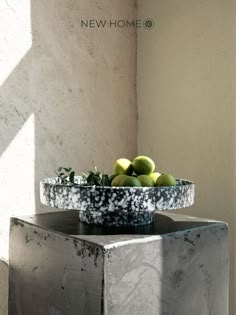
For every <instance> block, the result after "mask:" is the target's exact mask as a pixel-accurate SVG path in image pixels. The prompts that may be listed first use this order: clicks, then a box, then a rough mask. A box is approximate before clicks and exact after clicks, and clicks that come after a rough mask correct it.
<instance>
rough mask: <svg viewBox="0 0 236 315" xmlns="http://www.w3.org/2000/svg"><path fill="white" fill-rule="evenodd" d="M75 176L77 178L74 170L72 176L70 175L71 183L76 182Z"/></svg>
mask: <svg viewBox="0 0 236 315" xmlns="http://www.w3.org/2000/svg"><path fill="white" fill-rule="evenodd" d="M74 178H75V172H74V171H72V172H71V173H70V176H69V179H70V182H71V183H74Z"/></svg>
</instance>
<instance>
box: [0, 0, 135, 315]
mask: <svg viewBox="0 0 236 315" xmlns="http://www.w3.org/2000/svg"><path fill="white" fill-rule="evenodd" d="M2 6H3V8H2ZM13 6H14V7H13ZM114 7H115V11H114ZM0 9H1V10H0V16H1V14H4V19H0V21H1V22H0V24H1V23H3V24H4V25H3V29H6V32H12V33H9V34H8V33H7V34H6V36H5V37H4V40H3V42H0V44H1V47H3V53H5V51H4V49H5V47H4V45H5V43H7V44H6V47H7V48H6V50H7V49H8V50H9V54H10V52H13V51H14V49H15V50H16V51H17V52H18V50H19V51H20V52H21V54H20V56H21V57H20V58H18V59H17V60H13V61H12V60H10V59H11V58H10V56H9V54H8V53H7V52H6V53H5V55H4V54H3V58H0V60H1V59H2V60H3V59H4V58H5V60H4V62H3V63H0V66H1V67H2V66H3V68H2V69H4V65H5V64H6V65H7V64H8V63H9V64H11V65H12V67H11V69H12V70H11V73H10V71H9V72H8V74H7V75H6V77H7V78H6V77H4V78H2V82H3V83H2V85H1V86H0V156H1V158H0V169H1V178H0V190H1V195H0V205H1V207H0V209H1V210H0V216H2V217H9V216H11V214H12V213H14V214H16V215H17V214H27V213H32V212H35V211H36V212H45V211H46V212H48V211H50V208H46V207H43V206H42V205H40V201H39V181H40V179H42V178H44V177H48V176H54V170H56V169H57V168H58V167H59V166H71V167H73V169H74V170H75V171H77V172H79V171H81V170H87V169H91V168H92V167H93V166H94V164H96V165H97V166H98V167H99V168H100V169H102V170H104V171H110V169H109V167H110V165H111V161H113V160H115V159H116V158H117V156H119V155H123V154H124V155H126V156H127V157H130V158H131V157H133V156H134V155H135V154H136V124H137V123H136V119H135V118H136V94H135V65H136V36H135V30H131V29H130V30H120V31H117V32H116V31H114V32H111V31H110V30H109V29H108V30H101V31H99V30H91V29H90V30H82V29H81V27H80V19H81V18H91V14H94V15H96V17H99V16H100V17H103V18H104V15H107V16H108V17H110V15H111V12H112V14H113V16H115V15H116V14H117V16H122V17H123V16H125V17H126V18H128V19H133V18H134V16H135V15H136V7H135V1H133V0H132V1H129V3H127V1H126V0H122V1H119V4H117V2H116V1H110V0H104V1H103V4H102V5H101V4H98V2H97V1H95V0H94V1H89V3H88V1H87V0H81V1H77V0H68V1H64V0H59V1H58V0H53V1H50V3H49V2H48V1H46V0H43V1H38V2H36V1H32V3H30V0H24V1H23V2H22V3H21V4H18V3H14V4H12V6H11V3H10V2H9V1H8V2H7V1H6V2H4V3H1V4H0ZM24 10H25V11H27V12H26V13H24V14H23V13H22V12H23V11H24ZM30 10H31V14H30ZM1 12H3V13H1ZM27 19H28V20H29V21H28V22H29V23H28V24H29V26H28V27H27V26H26V23H27ZM11 23H13V24H14V25H13V30H14V28H15V29H16V30H17V29H19V28H21V27H22V30H23V31H24V32H27V34H24V32H23V31H22V34H20V35H19V36H16V35H15V33H14V32H13V31H11ZM6 25H8V27H7V28H6ZM30 33H31V34H32V45H31V47H30V45H28V46H27V45H26V46H27V47H28V48H27V49H25V50H24V49H23V48H22V47H23V46H22V47H20V45H21V44H22V43H23V42H24V40H25V39H24V38H25V36H26V37H27V36H28V37H29V36H30ZM14 36H15V37H14ZM11 41H12V42H11ZM2 45H3V46H2ZM17 45H19V47H18V46H17ZM22 45H23V44H22ZM12 47H13V48H12ZM119 47H123V48H124V49H123V50H122V51H120V49H119ZM23 50H24V51H23ZM0 57H2V56H0ZM8 59H9V60H8ZM19 60H20V61H19ZM14 62H15V64H14V66H13V63H14ZM9 73H10V74H9ZM121 112H122V115H121V114H120V113H121ZM104 117H106V118H107V119H106V118H105V119H104ZM11 198H12V202H11V200H10V199H11ZM13 201H14V202H13ZM1 228H3V229H4V228H6V229H8V226H6V227H5V226H4V227H1ZM0 264H1V266H3V267H4V268H3V269H0V275H1V277H2V278H1V283H0V287H1V292H2V288H6V287H7V277H6V275H7V267H6V265H5V264H4V263H2V262H0ZM2 274H3V276H2ZM4 281H6V282H5V284H4ZM3 290H4V289H3ZM3 298H4V296H3ZM3 304H4V303H3ZM0 305H1V307H2V304H0ZM1 315H2V314H1Z"/></svg>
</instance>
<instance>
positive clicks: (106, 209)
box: [40, 176, 194, 226]
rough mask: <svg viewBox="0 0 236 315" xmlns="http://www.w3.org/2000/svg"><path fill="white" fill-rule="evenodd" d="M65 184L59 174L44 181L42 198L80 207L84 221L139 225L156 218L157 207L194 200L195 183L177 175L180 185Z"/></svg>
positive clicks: (47, 202)
mask: <svg viewBox="0 0 236 315" xmlns="http://www.w3.org/2000/svg"><path fill="white" fill-rule="evenodd" d="M75 181H76V183H77V184H78V185H73V186H72V185H65V184H60V183H58V182H57V178H56V177H55V178H47V179H44V180H42V181H41V182H40V199H41V202H42V203H43V204H45V205H47V206H51V207H56V208H63V209H68V210H72V209H76V210H80V212H79V217H80V221H82V222H86V223H88V224H100V225H101V224H102V225H107V226H136V225H144V224H149V223H151V222H152V219H153V214H154V211H155V210H174V209H179V208H185V207H189V206H191V205H192V204H193V203H194V184H193V183H192V182H190V181H187V180H182V179H177V185H176V186H169V187H167V186H162V187H100V186H82V185H79V183H80V182H81V177H80V176H77V177H76V178H75Z"/></svg>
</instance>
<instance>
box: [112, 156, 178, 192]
mask: <svg viewBox="0 0 236 315" xmlns="http://www.w3.org/2000/svg"><path fill="white" fill-rule="evenodd" d="M110 181H111V186H113V187H154V186H175V185H176V180H175V178H174V177H173V176H172V175H171V174H166V173H162V174H161V173H159V172H155V163H154V161H153V160H152V159H151V158H150V157H148V156H143V155H142V156H137V157H136V158H135V159H133V161H130V160H128V159H125V158H120V159H118V160H116V161H115V163H114V164H113V175H111V176H110Z"/></svg>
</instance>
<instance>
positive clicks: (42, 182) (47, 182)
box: [40, 175, 195, 191]
mask: <svg viewBox="0 0 236 315" xmlns="http://www.w3.org/2000/svg"><path fill="white" fill-rule="evenodd" d="M81 177H82V176H79V175H78V176H75V178H81ZM52 180H57V177H48V178H44V179H42V180H40V185H45V186H46V185H48V186H53V187H60V188H62V187H67V188H76V189H78V188H81V189H97V190H104V189H105V190H118V191H119V190H130V189H135V190H142V189H145V190H147V189H150V190H153V189H154V190H163V189H170V190H171V189H176V188H177V187H191V186H193V187H194V186H195V183H194V182H193V181H190V180H188V179H183V178H176V181H177V182H185V183H184V184H179V185H175V186H153V187H130V186H125V187H117V186H96V185H79V184H71V183H68V184H63V183H51V182H50V181H52Z"/></svg>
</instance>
